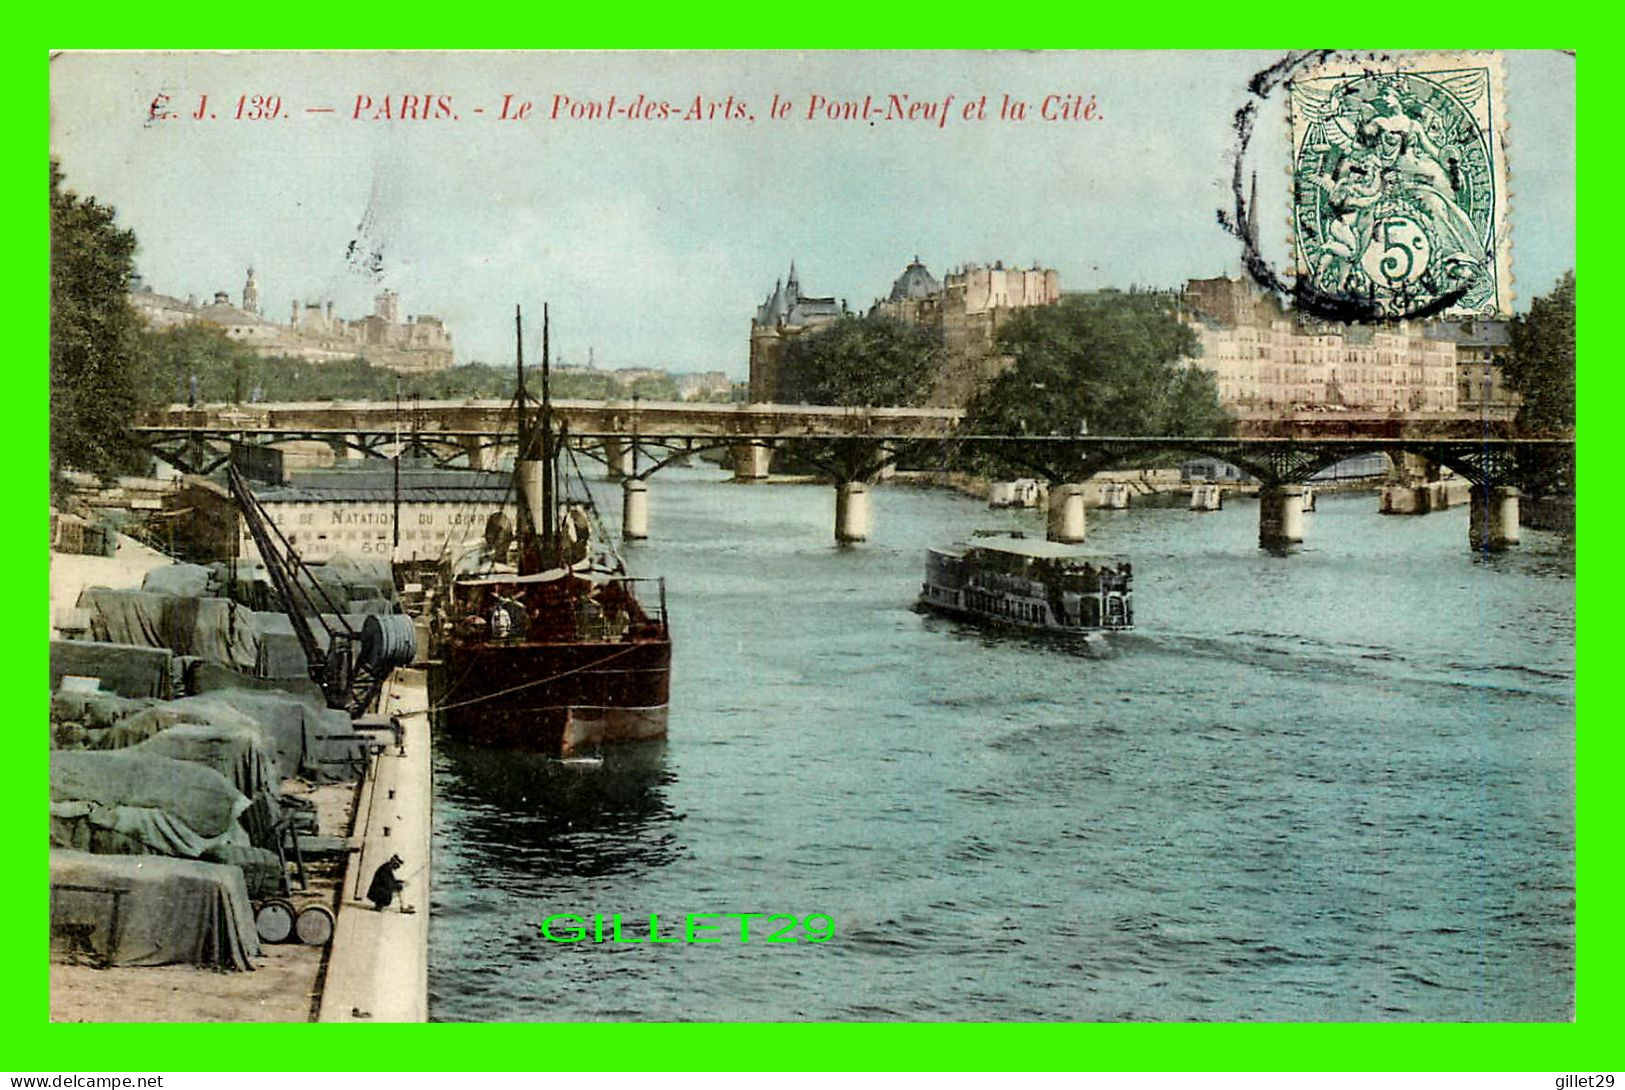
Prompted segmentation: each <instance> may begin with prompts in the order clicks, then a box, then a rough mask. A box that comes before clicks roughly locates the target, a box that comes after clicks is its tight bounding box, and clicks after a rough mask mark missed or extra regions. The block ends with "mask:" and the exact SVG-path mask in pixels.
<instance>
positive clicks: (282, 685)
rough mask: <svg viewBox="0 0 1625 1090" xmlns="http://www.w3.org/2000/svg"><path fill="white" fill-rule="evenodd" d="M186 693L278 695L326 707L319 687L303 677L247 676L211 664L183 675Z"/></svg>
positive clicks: (196, 667)
mask: <svg viewBox="0 0 1625 1090" xmlns="http://www.w3.org/2000/svg"><path fill="white" fill-rule="evenodd" d="M186 691H187V692H189V693H194V694H196V695H199V696H203V695H207V694H210V693H219V692H238V691H241V692H254V693H280V694H282V695H284V696H292V697H294V698H296V699H298V700H300V701H302V702H303V703H305V704H307V705H309V706H310V707H313V708H323V707H326V706H327V704H326V701H325V699H324V698H323V697H322V690H321V686H319V685H317V684H316V683H315V682H314V681H312V680H310V676H309V675H308V674H307V675H305V676H303V677H277V678H261V677H249V676H248V675H246V674H240V673H238V672H237V671H235V670H232V669H229V668H227V667H225V666H221V665H219V664H218V663H213V662H197V663H196V665H195V666H193V667H192V668H190V669H189V670H188V671H187V674H186Z"/></svg>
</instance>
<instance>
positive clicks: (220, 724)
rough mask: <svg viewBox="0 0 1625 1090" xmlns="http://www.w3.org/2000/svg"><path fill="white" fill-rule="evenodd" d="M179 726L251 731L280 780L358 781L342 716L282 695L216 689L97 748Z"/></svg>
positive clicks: (155, 712) (151, 713)
mask: <svg viewBox="0 0 1625 1090" xmlns="http://www.w3.org/2000/svg"><path fill="white" fill-rule="evenodd" d="M179 724H194V725H201V726H207V727H212V728H217V729H221V730H228V731H232V730H236V731H247V732H249V733H252V734H253V735H255V736H256V737H257V738H258V739H259V740H260V744H261V747H262V749H263V751H264V753H265V756H266V758H267V759H268V760H269V761H270V762H272V764H273V765H274V767H275V768H276V770H277V772H278V774H279V775H285V776H301V777H303V778H305V779H307V780H310V781H311V782H313V783H326V782H331V781H334V780H347V779H352V778H354V775H355V773H356V772H357V771H358V769H359V767H360V765H361V764H362V763H363V762H364V761H365V752H364V751H363V750H362V749H361V745H360V741H359V740H358V739H356V738H355V732H354V730H353V728H352V727H351V725H350V717H349V716H348V715H347V714H345V713H344V712H342V711H335V710H332V709H329V708H322V707H318V706H314V705H312V704H310V703H308V702H307V701H305V700H302V699H300V698H299V697H297V696H293V695H291V694H289V693H283V692H278V691H260V690H250V689H218V690H215V691H213V692H210V693H206V694H204V695H202V696H189V697H186V698H184V699H181V700H171V701H167V702H165V703H162V704H154V705H152V706H151V707H148V708H144V709H142V710H140V711H138V712H136V713H135V714H133V715H130V716H128V717H127V718H125V719H123V720H121V721H120V722H119V723H117V724H116V725H114V726H113V727H112V728H111V729H110V730H108V731H106V732H105V733H103V734H102V735H101V737H99V738H98V739H97V740H96V741H95V743H94V747H95V748H96V749H103V750H118V749H127V748H129V747H131V746H135V745H138V744H140V743H142V742H145V741H146V740H148V739H149V738H154V737H157V736H158V735H159V734H160V733H161V732H165V731H168V730H169V729H171V728H172V727H175V726H177V725H179Z"/></svg>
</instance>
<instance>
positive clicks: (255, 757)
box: [125, 723, 282, 846]
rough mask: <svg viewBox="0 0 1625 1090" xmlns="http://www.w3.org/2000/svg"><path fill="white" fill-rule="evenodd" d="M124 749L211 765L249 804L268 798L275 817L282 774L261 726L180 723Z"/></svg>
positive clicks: (129, 751)
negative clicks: (258, 727) (270, 751)
mask: <svg viewBox="0 0 1625 1090" xmlns="http://www.w3.org/2000/svg"><path fill="white" fill-rule="evenodd" d="M125 752H126V753H137V754H156V755H157V756H159V757H172V758H174V759H175V760H177V761H190V762H191V763H193V764H199V765H203V766H204V767H206V768H212V769H214V770H215V771H216V772H218V773H220V774H221V775H222V776H224V777H225V778H226V780H227V782H229V783H230V784H231V785H232V786H233V787H235V788H236V789H237V791H238V792H239V793H240V794H242V795H243V796H245V797H246V798H247V799H248V800H249V802H250V803H255V804H259V803H260V800H261V799H262V798H263V799H267V800H269V805H270V811H271V817H272V819H273V820H274V819H275V817H276V799H277V797H278V796H279V795H281V793H282V777H281V776H280V775H278V773H277V766H276V762H275V761H274V760H272V758H271V754H270V753H269V752H268V749H267V747H266V743H265V741H264V739H263V738H261V736H260V732H259V730H258V729H255V728H250V727H243V726H218V725H215V724H212V723H179V724H176V725H175V726H172V727H170V728H169V729H167V730H162V731H159V732H158V733H157V734H154V735H153V736H152V737H150V738H148V739H146V740H145V741H143V742H137V743H136V744H135V745H133V746H130V747H129V748H128V749H127V750H125ZM256 839H257V838H256ZM274 845H275V842H274V841H273V842H272V846H274Z"/></svg>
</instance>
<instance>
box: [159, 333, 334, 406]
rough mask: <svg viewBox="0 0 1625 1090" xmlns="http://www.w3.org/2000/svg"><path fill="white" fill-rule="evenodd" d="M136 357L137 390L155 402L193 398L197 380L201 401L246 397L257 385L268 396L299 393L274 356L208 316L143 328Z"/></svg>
mask: <svg viewBox="0 0 1625 1090" xmlns="http://www.w3.org/2000/svg"><path fill="white" fill-rule="evenodd" d="M137 358H138V361H139V362H138V364H137V366H136V367H135V371H134V373H135V378H136V383H137V393H138V396H140V397H142V398H144V399H145V400H148V401H152V402H171V401H175V402H181V401H186V400H188V399H189V398H190V397H191V396H192V393H193V388H194V380H195V384H196V393H197V396H198V399H199V400H201V401H231V402H242V401H246V400H249V398H250V396H251V395H252V393H253V392H254V391H255V390H258V391H259V392H260V394H261V395H262V396H263V397H265V398H267V399H269V398H272V397H273V396H275V397H278V398H280V399H282V400H290V401H291V400H297V398H298V396H299V395H298V394H296V393H295V391H294V390H293V388H292V387H293V384H292V383H291V382H290V381H288V380H287V378H285V377H283V378H282V379H281V381H280V382H279V381H278V379H277V373H276V372H275V371H273V369H272V367H271V366H270V365H269V364H270V361H267V360H263V359H261V358H260V357H259V356H258V355H257V354H256V353H255V352H254V350H253V349H251V348H249V347H247V346H246V345H243V344H239V343H238V342H236V341H234V340H232V339H231V338H230V337H228V336H226V331H225V330H224V329H222V328H220V327H219V326H217V325H213V324H211V323H208V322H195V323H191V324H188V325H180V326H172V327H170V328H169V329H163V330H144V331H143V332H142V333H141V336H140V351H139V353H138V357H137ZM305 396H309V395H308V394H306V395H305Z"/></svg>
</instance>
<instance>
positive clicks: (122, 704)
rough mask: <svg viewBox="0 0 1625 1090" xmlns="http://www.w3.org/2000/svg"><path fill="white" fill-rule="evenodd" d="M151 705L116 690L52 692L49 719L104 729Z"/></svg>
mask: <svg viewBox="0 0 1625 1090" xmlns="http://www.w3.org/2000/svg"><path fill="white" fill-rule="evenodd" d="M151 706H152V701H151V700H147V699H139V698H132V697H124V696H119V695H118V694H116V693H108V692H93V693H73V692H54V693H52V694H51V722H53V723H69V722H73V723H83V724H84V725H85V726H87V727H90V728H92V729H94V730H105V729H106V728H108V727H110V726H112V725H113V724H114V723H117V722H118V721H119V720H121V719H127V718H129V717H130V716H132V715H134V714H135V713H136V712H138V711H141V710H142V709H143V708H148V707H151Z"/></svg>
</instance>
